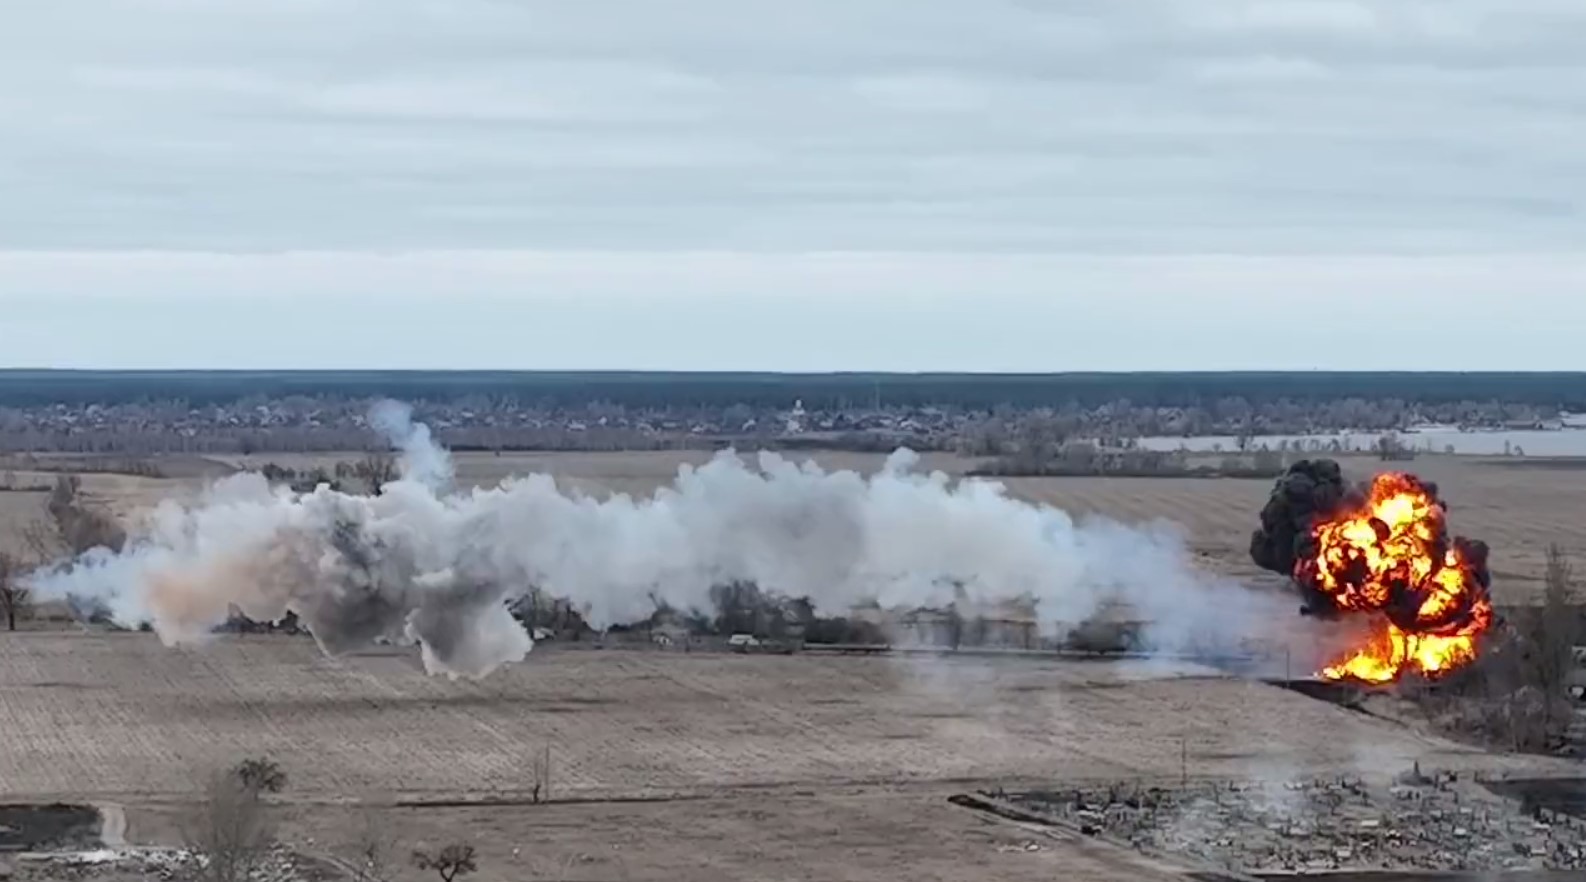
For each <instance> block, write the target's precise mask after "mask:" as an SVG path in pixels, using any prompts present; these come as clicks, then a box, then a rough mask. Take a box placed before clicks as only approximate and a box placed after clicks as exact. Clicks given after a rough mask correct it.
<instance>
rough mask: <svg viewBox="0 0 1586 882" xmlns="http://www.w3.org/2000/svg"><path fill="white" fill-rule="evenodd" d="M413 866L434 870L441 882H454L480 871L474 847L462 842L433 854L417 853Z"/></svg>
mask: <svg viewBox="0 0 1586 882" xmlns="http://www.w3.org/2000/svg"><path fill="white" fill-rule="evenodd" d="M413 866H415V867H418V868H419V869H420V870H434V871H435V872H436V874H437V875H439V876H440V877H441V882H452V880H453V879H456V878H457V877H458V876H466V875H468V874H469V873H472V872H474V871H475V870H477V869H479V865H478V864H477V863H475V861H474V847H473V846H472V845H465V844H463V843H461V842H454V843H452V844H451V845H448V846H445V847H444V848H442V849H441V850H440V851H437V852H433V853H432V852H428V851H423V850H419V851H415V852H413Z"/></svg>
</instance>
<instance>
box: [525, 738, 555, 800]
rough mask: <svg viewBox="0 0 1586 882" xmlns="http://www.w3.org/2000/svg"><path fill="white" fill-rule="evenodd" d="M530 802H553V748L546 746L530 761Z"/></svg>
mask: <svg viewBox="0 0 1586 882" xmlns="http://www.w3.org/2000/svg"><path fill="white" fill-rule="evenodd" d="M529 801H530V802H535V803H540V802H550V801H551V746H550V745H549V744H547V745H545V747H544V748H543V749H541V750H540V751H539V752H538V753H536V754H535V756H534V758H533V759H532V760H530V761H529Z"/></svg>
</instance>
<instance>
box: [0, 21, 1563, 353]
mask: <svg viewBox="0 0 1586 882" xmlns="http://www.w3.org/2000/svg"><path fill="white" fill-rule="evenodd" d="M4 12H5V15H4V17H3V25H0V366H30V367H83V368H319V367H323V368H357V367H367V368H503V369H508V368H544V369H588V368H618V369H679V370H713V369H719V370H737V369H745V370H794V371H799V370H812V371H827V370H906V371H907V370H967V371H1065V370H1135V369H1138V370H1152V369H1162V370H1172V369H1186V370H1189V369H1204V370H1216V369H1312V368H1316V369H1428V370H1436V369H1448V370H1480V369H1494V370H1498V369H1512V370H1532V369H1534V370H1568V369H1579V368H1582V367H1583V366H1586V365H1583V363H1582V361H1581V359H1580V357H1579V356H1578V355H1577V352H1578V345H1579V339H1580V333H1581V330H1582V329H1586V300H1583V297H1582V292H1583V291H1586V221H1583V217H1582V204H1583V197H1586V53H1583V52H1582V51H1581V47H1582V46H1586V4H1581V3H1579V2H1569V0H1507V2H1503V0H1395V2H1386V0H1052V2H1046V3H1037V2H991V0H986V2H968V0H951V2H949V0H907V2H905V0H854V2H839V0H805V2H801V3H785V2H776V3H773V2H768V0H675V2H668V3H655V2H641V0H582V2H577V3H569V2H557V0H518V2H511V0H380V2H375V0H232V2H227V3H208V2H199V0H93V2H89V0H51V2H48V3H44V2H40V3H30V2H22V0H12V2H9V3H6V4H5V5H4Z"/></svg>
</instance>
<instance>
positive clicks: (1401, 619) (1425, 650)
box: [1251, 460, 1493, 683]
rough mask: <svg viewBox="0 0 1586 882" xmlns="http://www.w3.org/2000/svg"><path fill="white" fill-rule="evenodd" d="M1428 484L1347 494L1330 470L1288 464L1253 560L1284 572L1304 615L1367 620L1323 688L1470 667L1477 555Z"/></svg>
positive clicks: (1482, 569)
mask: <svg viewBox="0 0 1586 882" xmlns="http://www.w3.org/2000/svg"><path fill="white" fill-rule="evenodd" d="M1446 511H1447V507H1446V505H1445V504H1444V503H1443V501H1442V500H1441V499H1439V498H1438V496H1437V486H1436V485H1435V484H1432V483H1430V482H1425V481H1422V480H1420V479H1419V478H1417V477H1415V476H1414V475H1408V474H1402V473H1393V472H1390V473H1386V474H1382V475H1378V476H1377V477H1376V478H1375V479H1374V480H1373V481H1372V482H1371V483H1370V484H1369V485H1366V486H1363V487H1359V488H1353V489H1351V488H1346V487H1345V485H1344V483H1343V479H1342V475H1341V472H1340V471H1339V469H1338V464H1337V463H1334V462H1331V461H1327V460H1321V461H1311V462H1299V463H1296V464H1295V465H1294V466H1293V467H1292V468H1290V470H1289V472H1288V473H1287V474H1285V475H1284V477H1283V478H1282V479H1280V480H1279V481H1278V484H1277V486H1276V487H1275V488H1274V489H1273V493H1272V499H1271V501H1269V502H1268V504H1267V507H1266V508H1265V509H1263V511H1262V529H1261V530H1258V531H1257V532H1256V533H1255V535H1254V536H1253V537H1252V540H1251V556H1252V558H1254V559H1255V561H1256V563H1258V564H1260V565H1261V566H1263V567H1266V568H1268V569H1273V570H1277V571H1278V572H1287V573H1289V574H1290V575H1292V576H1293V578H1294V581H1295V582H1296V583H1297V584H1299V585H1300V587H1301V589H1302V590H1303V591H1304V592H1305V593H1306V608H1305V610H1304V611H1305V612H1306V613H1308V614H1312V615H1324V616H1335V615H1340V614H1346V613H1364V614H1370V615H1374V616H1376V623H1375V624H1374V626H1373V630H1372V636H1371V637H1370V639H1369V640H1368V641H1367V642H1366V644H1365V645H1364V646H1361V647H1358V648H1356V649H1355V650H1353V651H1351V652H1350V653H1348V654H1346V655H1344V656H1343V657H1341V658H1339V659H1338V660H1337V661H1336V662H1334V663H1332V664H1329V665H1326V666H1324V667H1323V669H1322V670H1321V671H1320V675H1321V676H1322V677H1325V678H1327V679H1332V680H1346V679H1347V680H1357V681H1361V682H1367V683H1389V682H1392V681H1395V680H1397V679H1399V678H1400V677H1401V676H1402V675H1403V674H1405V673H1406V672H1414V673H1418V674H1420V675H1422V676H1425V677H1429V678H1435V677H1439V676H1442V675H1445V674H1447V673H1448V672H1450V671H1453V670H1455V669H1457V668H1459V667H1461V666H1463V665H1466V664H1469V663H1470V662H1472V661H1474V660H1475V658H1476V654H1477V648H1478V646H1477V643H1478V639H1479V638H1480V636H1481V634H1482V633H1483V632H1484V631H1486V630H1487V629H1488V627H1490V626H1491V624H1492V615H1493V612H1492V603H1491V601H1490V599H1489V598H1488V586H1489V582H1490V578H1489V575H1488V572H1487V546H1486V545H1485V544H1484V543H1481V542H1474V541H1469V540H1466V539H1463V538H1458V537H1456V538H1452V539H1450V537H1449V535H1448V530H1447V526H1446V523H1445V514H1446Z"/></svg>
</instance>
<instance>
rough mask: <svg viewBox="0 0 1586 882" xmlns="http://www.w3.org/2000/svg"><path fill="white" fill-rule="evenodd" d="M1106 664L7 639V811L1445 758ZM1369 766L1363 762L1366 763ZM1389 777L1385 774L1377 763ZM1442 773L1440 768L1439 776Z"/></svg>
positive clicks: (1274, 696) (1231, 690)
mask: <svg viewBox="0 0 1586 882" xmlns="http://www.w3.org/2000/svg"><path fill="white" fill-rule="evenodd" d="M1146 673H1149V671H1145V670H1136V669H1134V668H1131V667H1129V666H1124V665H1117V664H1092V663H1083V662H1061V661H1057V660H1051V659H1047V660H1033V659H1017V660H1000V661H987V660H971V659H956V660H936V659H933V660H929V661H925V660H918V661H902V660H899V659H896V658H860V657H853V658H850V657H830V656H813V655H805V656H794V657H783V656H740V655H730V654H729V655H710V654H693V655H684V654H678V653H665V652H642V651H580V650H570V649H569V650H560V651H558V650H546V651H541V652H536V653H535V654H533V655H531V656H530V659H529V661H528V662H526V663H525V664H522V665H518V666H514V667H511V668H509V669H507V670H505V671H503V672H501V673H499V674H497V675H494V676H492V677H491V678H489V679H487V680H485V681H483V682H479V683H471V682H461V683H451V682H448V681H446V680H444V679H436V678H431V677H427V676H425V675H424V674H423V673H422V672H421V671H420V670H419V668H418V665H417V662H416V659H414V658H413V657H412V654H411V653H409V652H399V651H396V650H390V651H386V652H383V653H380V654H370V655H365V656H359V657H354V658H348V659H344V660H341V661H332V660H328V659H324V658H321V657H320V656H319V655H318V653H317V651H316V650H315V648H314V646H313V644H312V642H311V641H309V640H306V639H302V638H287V637H246V638H225V639H222V640H220V641H218V642H217V643H215V644H214V645H212V646H211V647H208V648H206V649H204V650H199V651H176V650H167V649H164V648H163V647H161V646H160V644H159V642H158V641H157V640H156V639H155V638H154V637H152V636H150V635H139V634H119V635H92V634H80V633H79V634H50V633H20V634H17V635H7V636H6V637H5V638H4V639H0V701H3V704H4V711H5V718H6V720H7V739H6V750H5V751H4V752H3V753H0V787H3V788H4V791H5V792H0V797H6V796H47V795H51V794H62V793H86V794H92V795H99V796H105V797H111V796H114V797H120V798H128V797H136V796H140V795H141V796H148V795H160V794H165V795H174V794H180V793H185V792H186V791H187V790H188V789H189V788H190V787H191V782H192V770H193V769H194V768H195V767H199V768H202V767H209V766H218V765H221V764H224V763H228V762H233V761H235V759H236V757H239V756H253V755H267V756H269V757H271V758H272V759H275V760H277V761H278V762H280V763H281V765H282V767H283V768H284V770H285V771H286V773H287V774H288V775H289V776H290V779H291V781H292V786H291V790H290V793H291V794H292V796H293V797H294V798H330V797H333V796H335V795H337V794H347V793H371V792H379V793H386V794H392V795H405V796H423V797H435V798H440V797H464V796H469V795H473V796H477V795H479V794H489V793H494V794H498V795H510V796H512V797H513V798H517V799H523V800H524V801H528V800H529V799H530V797H531V791H532V786H533V781H532V778H533V775H532V771H531V770H532V768H533V765H532V764H533V761H534V759H535V758H536V756H537V755H538V754H539V753H540V751H541V750H542V749H543V746H544V745H550V746H551V748H552V750H553V752H554V757H555V776H556V783H555V793H554V794H553V795H554V797H555V798H556V799H565V798H569V797H579V798H591V797H599V798H607V797H635V796H654V795H658V794H700V793H714V792H719V791H721V790H722V789H724V788H725V789H729V790H731V789H738V788H745V787H768V786H809V785H853V784H860V783H874V782H887V783H889V784H906V783H910V782H913V783H931V782H941V781H956V780H975V781H996V782H1005V781H1010V780H1051V779H1056V778H1062V779H1085V778H1114V777H1131V778H1132V777H1140V778H1152V777H1160V778H1172V777H1175V776H1177V775H1178V774H1179V773H1180V770H1181V769H1180V761H1181V750H1182V751H1187V752H1188V755H1189V758H1190V759H1191V760H1192V761H1193V763H1194V768H1193V769H1192V771H1193V772H1195V773H1197V774H1209V775H1226V776H1235V777H1239V776H1243V775H1245V774H1247V773H1248V772H1249V771H1250V770H1251V769H1253V768H1264V767H1271V766H1283V767H1286V768H1294V769H1321V770H1326V769H1333V768H1340V767H1351V768H1352V767H1354V766H1355V765H1356V764H1358V763H1359V762H1360V761H1361V756H1360V755H1359V753H1358V747H1357V745H1359V744H1369V745H1370V746H1371V750H1372V756H1373V757H1374V758H1379V759H1383V760H1387V761H1391V762H1402V763H1404V764H1405V765H1407V764H1408V763H1409V761H1410V760H1411V759H1412V758H1415V757H1420V758H1422V759H1423V761H1426V760H1427V758H1428V757H1429V756H1436V755H1439V754H1441V753H1443V752H1445V751H1447V752H1448V753H1449V755H1448V756H1447V757H1443V759H1446V760H1448V761H1461V758H1460V757H1461V755H1462V753H1463V752H1462V751H1461V750H1460V749H1457V748H1455V747H1453V746H1452V745H1451V744H1446V743H1440V744H1438V745H1432V746H1429V745H1428V744H1426V743H1423V742H1422V741H1421V740H1419V739H1418V738H1416V737H1413V736H1411V735H1410V734H1409V733H1407V732H1405V731H1403V730H1402V729H1399V728H1396V727H1394V726H1391V725H1388V724H1385V723H1381V722H1379V721H1375V720H1372V719H1370V718H1368V717H1364V716H1362V715H1359V714H1353V713H1350V712H1348V711H1345V710H1341V709H1339V708H1336V707H1334V706H1331V705H1328V704H1324V703H1320V702H1317V701H1314V700H1311V699H1307V698H1304V697H1302V696H1299V695H1297V694H1294V693H1290V692H1287V691H1284V690H1280V689H1277V688H1275V687H1268V686H1264V685H1260V684H1254V683H1248V682H1243V681H1236V680H1231V679H1223V678H1207V677H1199V678H1190V679H1185V678H1170V679H1159V678H1152V677H1147V676H1145V674H1146ZM1373 761H1375V759H1374V760H1373ZM1390 764H1391V763H1390ZM1434 764H1435V762H1434Z"/></svg>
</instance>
